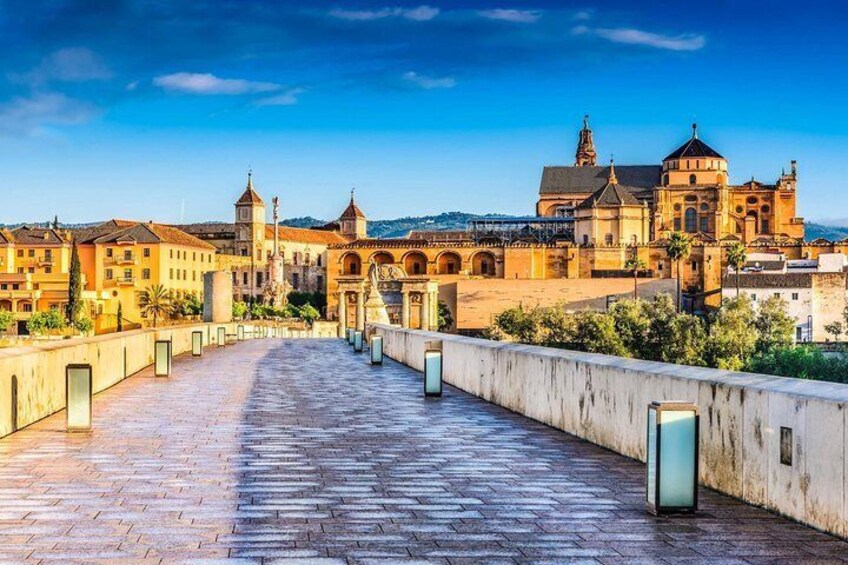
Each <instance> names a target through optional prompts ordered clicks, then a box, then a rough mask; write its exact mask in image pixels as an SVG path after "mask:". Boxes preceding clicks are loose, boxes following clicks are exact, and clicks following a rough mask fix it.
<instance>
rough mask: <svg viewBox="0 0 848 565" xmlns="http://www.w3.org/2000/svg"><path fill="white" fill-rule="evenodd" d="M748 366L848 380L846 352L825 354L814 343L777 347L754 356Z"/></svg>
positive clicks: (772, 372)
mask: <svg viewBox="0 0 848 565" xmlns="http://www.w3.org/2000/svg"><path fill="white" fill-rule="evenodd" d="M746 370H748V371H751V372H752V373H763V374H766V375H779V376H782V377H795V378H798V379H816V380H822V381H831V382H840V383H844V382H846V381H848V357H846V355H845V354H844V353H840V354H836V355H834V354H829V355H827V356H826V355H825V354H824V353H823V352H822V350H821V349H820V348H818V347H816V346H814V345H800V346H795V347H776V348H774V349H771V350H769V351H767V352H765V353H761V354H759V355H756V356H755V357H753V358H751V360H750V361H749V362H748V365H747V367H746Z"/></svg>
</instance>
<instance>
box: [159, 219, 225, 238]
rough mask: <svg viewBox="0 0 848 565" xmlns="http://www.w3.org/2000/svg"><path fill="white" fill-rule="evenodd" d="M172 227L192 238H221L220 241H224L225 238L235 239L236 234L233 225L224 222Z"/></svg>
mask: <svg viewBox="0 0 848 565" xmlns="http://www.w3.org/2000/svg"><path fill="white" fill-rule="evenodd" d="M174 227H175V228H177V229H180V230H182V231H184V232H186V233H189V234H191V235H194V236H201V235H211V236H221V238H222V239H224V238H225V236H231V237H235V232H236V225H235V224H228V223H224V222H221V223H218V222H208V223H205V224H183V225H176V226H174Z"/></svg>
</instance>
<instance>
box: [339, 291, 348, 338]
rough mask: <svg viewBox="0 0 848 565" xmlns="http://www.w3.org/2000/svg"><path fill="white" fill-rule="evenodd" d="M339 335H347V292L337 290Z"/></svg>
mask: <svg viewBox="0 0 848 565" xmlns="http://www.w3.org/2000/svg"><path fill="white" fill-rule="evenodd" d="M339 337H347V293H346V292H339Z"/></svg>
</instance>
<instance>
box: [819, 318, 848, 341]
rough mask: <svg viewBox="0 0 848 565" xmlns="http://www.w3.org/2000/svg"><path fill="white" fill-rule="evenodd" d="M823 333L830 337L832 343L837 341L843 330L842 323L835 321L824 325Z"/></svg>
mask: <svg viewBox="0 0 848 565" xmlns="http://www.w3.org/2000/svg"><path fill="white" fill-rule="evenodd" d="M824 331H826V332H827V333H829V334H830V335H832V336H833V340H834V341H839V337H840V336H841V335H842V334H843V332H844V331H845V329H844V328H843V326H842V322H839V321H836V322H833V323H832V324H826V325H825V326H824Z"/></svg>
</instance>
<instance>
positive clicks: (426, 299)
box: [421, 291, 430, 331]
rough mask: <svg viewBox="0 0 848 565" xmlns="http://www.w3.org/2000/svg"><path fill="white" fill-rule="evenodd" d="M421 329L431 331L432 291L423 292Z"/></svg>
mask: <svg viewBox="0 0 848 565" xmlns="http://www.w3.org/2000/svg"><path fill="white" fill-rule="evenodd" d="M421 329H422V330H424V331H430V293H429V292H427V291H424V292H422V293H421Z"/></svg>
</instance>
